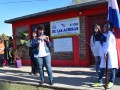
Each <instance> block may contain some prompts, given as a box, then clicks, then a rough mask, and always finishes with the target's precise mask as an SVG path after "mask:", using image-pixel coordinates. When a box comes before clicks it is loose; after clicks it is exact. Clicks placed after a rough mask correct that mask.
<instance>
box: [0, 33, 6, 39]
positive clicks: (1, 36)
mask: <svg viewBox="0 0 120 90" xmlns="http://www.w3.org/2000/svg"><path fill="white" fill-rule="evenodd" d="M0 38H2V39H3V40H8V37H7V35H6V34H4V33H3V34H2V35H0Z"/></svg>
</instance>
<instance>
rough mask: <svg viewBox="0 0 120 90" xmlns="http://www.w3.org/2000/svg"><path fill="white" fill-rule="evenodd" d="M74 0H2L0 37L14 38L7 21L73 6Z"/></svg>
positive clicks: (0, 0) (0, 5)
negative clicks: (3, 35) (4, 35)
mask: <svg viewBox="0 0 120 90" xmlns="http://www.w3.org/2000/svg"><path fill="white" fill-rule="evenodd" d="M71 2H72V0H0V35H1V34H2V33H4V34H6V35H7V36H12V25H11V24H7V23H4V21H5V20H9V19H13V18H16V17H21V16H25V15H29V14H34V13H38V12H42V11H46V10H51V9H55V8H60V7H65V6H69V5H71Z"/></svg>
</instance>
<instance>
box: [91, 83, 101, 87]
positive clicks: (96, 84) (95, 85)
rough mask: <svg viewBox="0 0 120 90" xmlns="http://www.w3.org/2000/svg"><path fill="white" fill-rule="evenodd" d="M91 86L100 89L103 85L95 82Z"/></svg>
mask: <svg viewBox="0 0 120 90" xmlns="http://www.w3.org/2000/svg"><path fill="white" fill-rule="evenodd" d="M92 86H93V87H101V86H103V84H102V83H100V82H97V83H95V84H93V85H92Z"/></svg>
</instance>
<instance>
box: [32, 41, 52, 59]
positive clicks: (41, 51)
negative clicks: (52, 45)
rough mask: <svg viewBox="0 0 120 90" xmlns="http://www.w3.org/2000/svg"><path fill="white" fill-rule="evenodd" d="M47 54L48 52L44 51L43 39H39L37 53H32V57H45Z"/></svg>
mask: <svg viewBox="0 0 120 90" xmlns="http://www.w3.org/2000/svg"><path fill="white" fill-rule="evenodd" d="M49 54H50V53H46V51H45V45H44V41H42V40H40V41H39V53H38V55H35V54H34V57H45V56H47V55H49Z"/></svg>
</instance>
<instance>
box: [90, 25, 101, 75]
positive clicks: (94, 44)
mask: <svg viewBox="0 0 120 90" xmlns="http://www.w3.org/2000/svg"><path fill="white" fill-rule="evenodd" d="M102 36H103V34H102V33H101V28H100V26H99V25H97V24H96V25H95V27H94V34H93V35H92V36H91V39H90V47H91V51H92V53H93V56H94V58H95V65H96V74H97V75H98V73H99V64H100V59H101V58H100V56H101V53H100V52H101V50H102V43H101V40H102V39H101V38H102Z"/></svg>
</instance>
